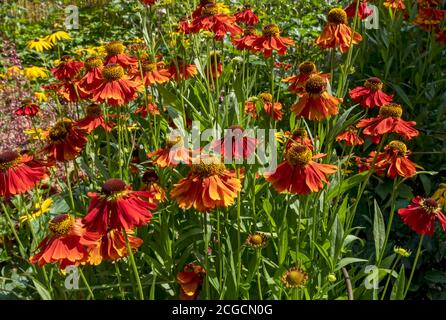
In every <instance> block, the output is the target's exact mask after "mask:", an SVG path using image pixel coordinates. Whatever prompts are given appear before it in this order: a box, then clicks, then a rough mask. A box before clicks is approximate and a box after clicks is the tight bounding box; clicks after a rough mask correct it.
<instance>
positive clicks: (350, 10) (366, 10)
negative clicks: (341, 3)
mask: <svg viewBox="0 0 446 320" xmlns="http://www.w3.org/2000/svg"><path fill="white" fill-rule="evenodd" d="M358 1H361V2H360V3H359V5H358ZM356 6H358V17H359V19H361V20H364V19H367V18H368V17H369V16H371V15H372V14H373V10H372V9H371V8H370V7H369V6H368V5H367V0H353V2H352V3H351V4H350V5H349V6H348V7H347V8H345V9H344V10H345V13H347V17H349V18H353V17H354V16H355V13H356Z"/></svg>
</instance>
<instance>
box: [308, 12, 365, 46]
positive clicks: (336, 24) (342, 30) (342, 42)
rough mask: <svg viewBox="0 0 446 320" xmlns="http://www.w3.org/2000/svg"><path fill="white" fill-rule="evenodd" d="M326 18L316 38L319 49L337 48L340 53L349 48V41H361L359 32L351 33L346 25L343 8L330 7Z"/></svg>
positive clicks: (355, 42) (353, 42)
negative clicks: (325, 22) (322, 28)
mask: <svg viewBox="0 0 446 320" xmlns="http://www.w3.org/2000/svg"><path fill="white" fill-rule="evenodd" d="M327 20H328V22H327V24H326V25H325V27H324V30H322V33H321V34H320V36H319V37H318V38H317V39H316V44H317V45H318V46H319V47H320V48H321V49H328V48H339V50H340V51H341V52H342V53H345V52H347V51H348V49H349V48H350V43H351V44H358V43H359V42H361V41H362V36H361V35H360V34H359V33H357V32H355V33H354V34H352V30H351V29H350V27H349V26H348V25H347V23H348V21H347V13H346V12H345V11H344V10H343V9H341V8H334V9H331V10H330V12H329V13H328V16H327ZM352 38H353V40H352Z"/></svg>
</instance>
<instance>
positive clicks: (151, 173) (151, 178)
mask: <svg viewBox="0 0 446 320" xmlns="http://www.w3.org/2000/svg"><path fill="white" fill-rule="evenodd" d="M158 180H159V178H158V175H157V174H156V172H155V170H153V169H147V170H146V172H144V174H143V175H142V182H143V183H145V184H150V183H153V182H158Z"/></svg>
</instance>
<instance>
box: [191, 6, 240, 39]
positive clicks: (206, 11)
mask: <svg viewBox="0 0 446 320" xmlns="http://www.w3.org/2000/svg"><path fill="white" fill-rule="evenodd" d="M235 20H236V19H235V17H232V16H228V15H227V14H224V13H222V12H221V10H220V6H219V5H218V4H216V3H208V4H205V5H204V7H203V9H202V10H201V14H200V16H199V17H196V18H194V20H192V22H191V24H190V26H189V31H190V32H193V33H198V32H200V31H202V30H205V31H211V32H213V33H214V34H215V39H216V40H218V41H220V40H222V39H223V37H224V36H225V35H226V34H227V33H230V34H231V36H235V35H238V34H241V33H242V32H243V30H242V29H241V28H240V27H239V26H238V25H237V23H236V22H235Z"/></svg>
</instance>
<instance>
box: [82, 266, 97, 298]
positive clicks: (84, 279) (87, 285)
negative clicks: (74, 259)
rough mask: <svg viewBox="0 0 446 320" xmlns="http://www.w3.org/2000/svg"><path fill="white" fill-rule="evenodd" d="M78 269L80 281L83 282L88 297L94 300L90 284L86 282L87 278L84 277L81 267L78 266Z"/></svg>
mask: <svg viewBox="0 0 446 320" xmlns="http://www.w3.org/2000/svg"><path fill="white" fill-rule="evenodd" d="M78 270H79V275H80V276H81V278H82V281H83V282H84V284H85V287H86V288H87V291H88V294H89V295H90V297H91V298H92V299H93V300H94V293H93V291H92V290H91V288H90V285H89V284H88V281H87V278H85V275H84V273H83V272H82V268H78Z"/></svg>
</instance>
